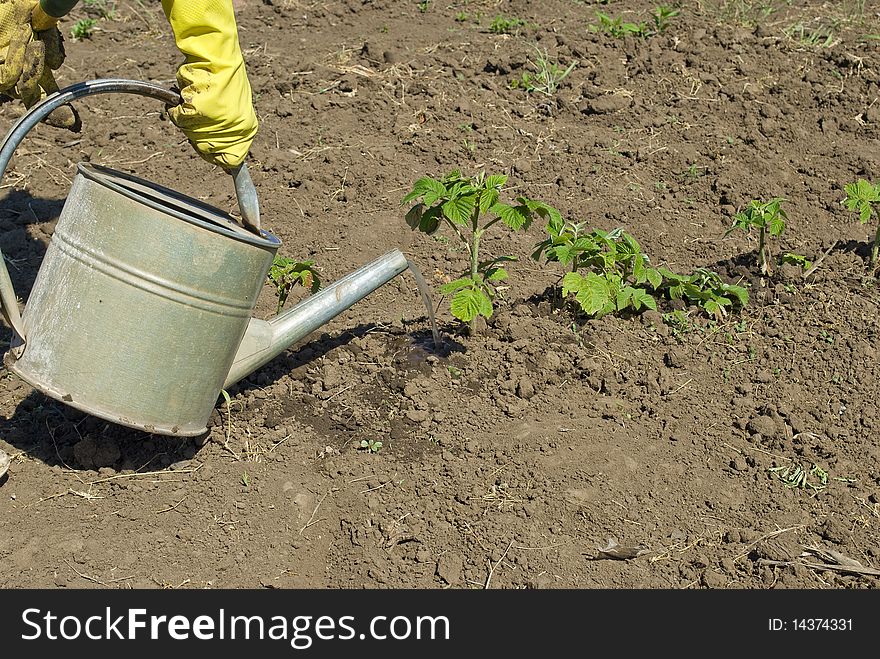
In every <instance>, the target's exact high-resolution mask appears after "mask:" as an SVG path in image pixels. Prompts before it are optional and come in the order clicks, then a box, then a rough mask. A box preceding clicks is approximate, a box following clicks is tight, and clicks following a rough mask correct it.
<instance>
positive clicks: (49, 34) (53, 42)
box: [37, 27, 64, 71]
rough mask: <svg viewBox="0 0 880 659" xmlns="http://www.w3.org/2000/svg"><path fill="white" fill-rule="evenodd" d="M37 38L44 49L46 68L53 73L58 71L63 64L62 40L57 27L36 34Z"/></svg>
mask: <svg viewBox="0 0 880 659" xmlns="http://www.w3.org/2000/svg"><path fill="white" fill-rule="evenodd" d="M37 38H38V39H39V40H40V41H42V42H43V44H44V45H45V47H46V58H45V62H46V67H47V68H49V69H52V70H53V71H55V70H57V69H60V68H61V65H62V64H63V63H64V40H63V38H62V37H61V32H60V31H59V30H58V28H57V27H53V28H52V29H50V30H43V31H42V32H38V33H37Z"/></svg>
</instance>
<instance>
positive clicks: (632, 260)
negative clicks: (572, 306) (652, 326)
mask: <svg viewBox="0 0 880 659" xmlns="http://www.w3.org/2000/svg"><path fill="white" fill-rule="evenodd" d="M546 230H547V232H548V233H549V234H550V235H549V238H547V239H545V240H543V241H541V242H539V243H538V244H537V245H536V246H535V251H534V252H533V253H532V258H533V259H535V260H539V259H541V257H543V258H544V259H545V262H548V263H549V262H554V261H556V262H559V263H560V264H562V265H563V266H565V267H566V268H570V271H569V272H568V273H566V274H565V276H564V277H563V278H562V296H563V297H568V295H569V294H570V293H574V297H575V300H576V301H577V303H578V304H579V305H580V308H581V309H582V310H583V311H584V313H586V314H588V315H590V316H595V317H597V318H600V317H602V316H604V315H605V314H608V313H612V312H620V311H624V310H625V309H632V310H634V311H642V310H643V309H644V308H648V309H656V308H657V302H656V300H655V299H654V296H653V294H652V293H651V292H649V291H648V288H647V286H648V285H650V286H651V288H652V289H657V287H659V286H660V285H661V284H662V282H663V278H662V276H661V275H660V272H659V271H658V270H657V269H656V268H653V267H651V266H650V265H649V261H648V257H647V256H646V255H645V254H643V253H642V249H641V247H640V246H639V244H638V242H637V241H636V239H635V238H633V237H632V236H631V235H629V234H628V233H626V232H625V231H624V230H623V229H621V228H617V229H614V230H613V231H608V232H605V231H601V230H599V229H595V230H593V231H591V232H589V233H584V232H583V225H582V224H574V223H571V222H564V221H563V220H562V219H561V218H551V219H550V221H549V222H548V223H547V227H546ZM584 270H587V272H586V274H583V271H584Z"/></svg>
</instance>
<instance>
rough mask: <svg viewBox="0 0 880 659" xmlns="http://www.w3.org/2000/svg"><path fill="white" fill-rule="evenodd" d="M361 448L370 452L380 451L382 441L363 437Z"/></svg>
mask: <svg viewBox="0 0 880 659" xmlns="http://www.w3.org/2000/svg"><path fill="white" fill-rule="evenodd" d="M360 448H361V449H362V450H364V451H367V452H368V453H378V452H379V451H380V450H382V442H379V441H376V440H375V439H362V440H361V443H360Z"/></svg>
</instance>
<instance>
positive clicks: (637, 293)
mask: <svg viewBox="0 0 880 659" xmlns="http://www.w3.org/2000/svg"><path fill="white" fill-rule="evenodd" d="M632 306H633V309H635V310H636V311H639V310H640V309H641V308H642V307H647V308H648V309H653V310H654V311H656V310H657V301H656V300H655V299H654V297H653V296H652V295H651V294H650V293H648V292H647V291H646V290H645V289H643V288H634V289H633V292H632Z"/></svg>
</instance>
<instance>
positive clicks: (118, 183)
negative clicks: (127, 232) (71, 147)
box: [77, 163, 281, 250]
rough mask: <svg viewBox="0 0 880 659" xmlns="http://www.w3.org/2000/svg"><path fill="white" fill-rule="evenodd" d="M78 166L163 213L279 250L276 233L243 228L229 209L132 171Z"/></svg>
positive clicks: (94, 178)
mask: <svg viewBox="0 0 880 659" xmlns="http://www.w3.org/2000/svg"><path fill="white" fill-rule="evenodd" d="M77 170H78V172H79V174H81V175H82V176H83V177H85V178H87V179H88V180H90V181H92V182H94V183H97V184H98V185H101V186H104V187H105V188H108V189H110V190H113V191H114V192H116V193H118V194H121V195H123V196H125V197H127V198H128V199H131V200H132V201H134V202H136V203H139V204H143V205H145V206H149V207H150V208H153V209H154V210H157V211H159V212H161V213H164V214H166V215H170V216H173V217H175V218H177V219H179V220H183V221H184V222H188V223H190V224H194V225H196V226H199V227H201V228H203V229H207V230H209V231H212V232H214V233H219V234H222V235H224V236H227V237H229V238H232V239H234V240H238V241H240V242H244V243H248V244H251V245H254V246H257V247H263V248H267V249H271V250H277V249H278V247H280V245H281V241H280V240H279V239H278V238H277V237H275V236H273V235H272V234H270V233H268V232H266V231H261V232H260V234H261V235H260V236H257V235H255V234H253V233H251V232H249V231H246V230H245V229H243V228H242V227H241V226H240V225H239V224H238V223H237V222H236V221H235V219H234V218H233V217H232V216H231V215H229V214H228V213H226V212H224V211H221V210H220V209H218V208H214V207H213V206H210V205H209V204H206V203H204V202H202V201H199V200H198V199H194V198H193V197H190V196H188V195H185V194H183V193H181V192H178V191H176V190H172V189H171V188H167V187H165V186H162V185H159V184H157V183H152V182H150V181H147V180H146V179H142V178H140V177H138V176H135V175H133V174H128V173H125V172H120V171H117V170H115V169H112V168H110V167H105V166H103V165H94V164H91V163H79V164H78V165H77Z"/></svg>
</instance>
